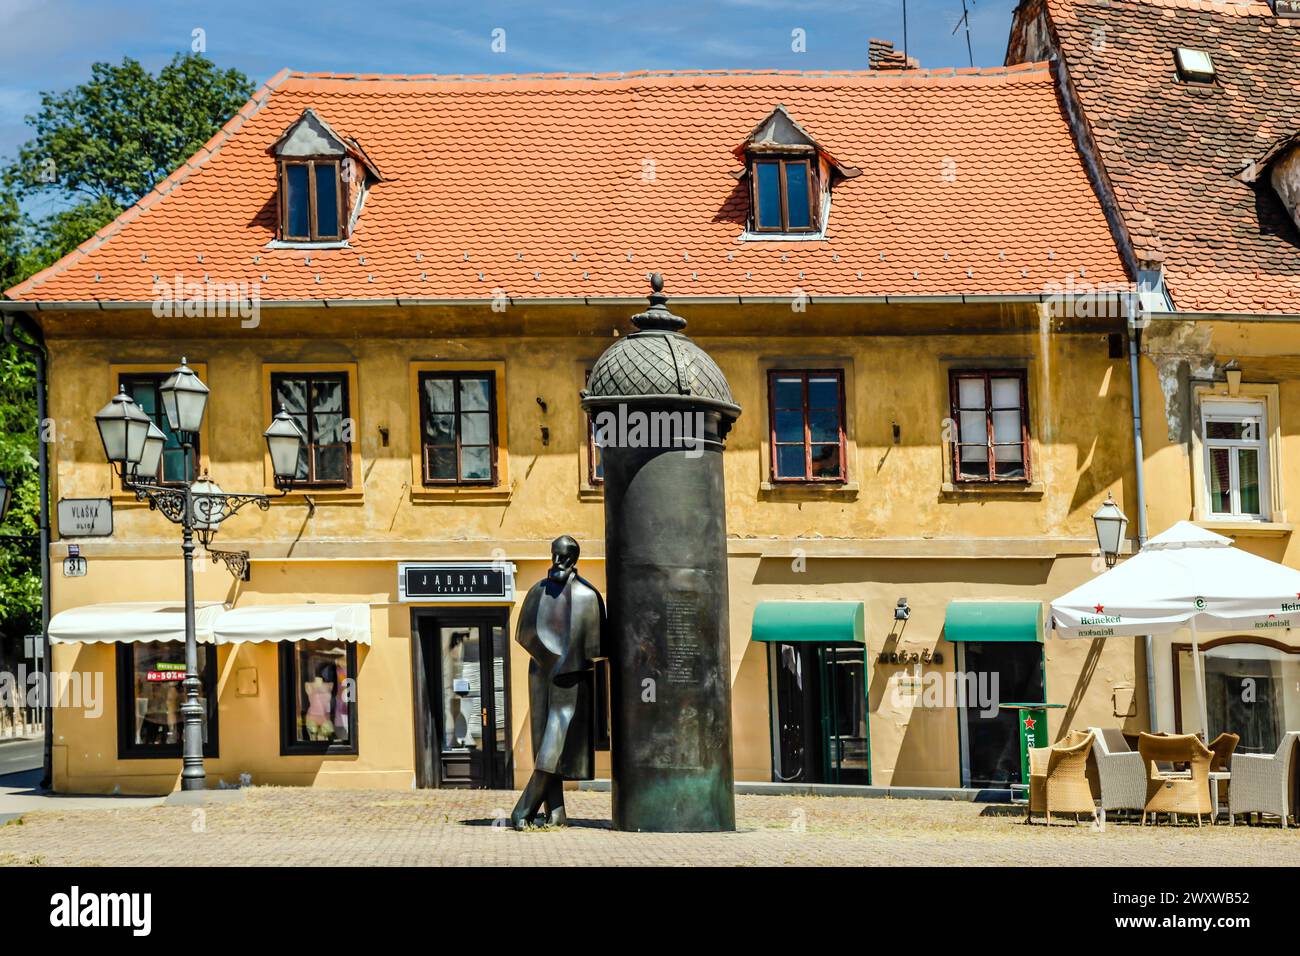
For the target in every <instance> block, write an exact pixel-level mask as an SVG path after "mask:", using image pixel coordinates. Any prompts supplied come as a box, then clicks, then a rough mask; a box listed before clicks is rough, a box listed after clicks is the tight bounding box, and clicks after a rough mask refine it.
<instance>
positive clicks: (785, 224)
mask: <svg viewBox="0 0 1300 956" xmlns="http://www.w3.org/2000/svg"><path fill="white" fill-rule="evenodd" d="M762 163H774V164H776V167H777V184H778V187H779V188H780V190H781V224H780V225H779V226H764V225H762V224H761V223H760V221H759V185H758V167H759V165H760V164H762ZM795 164H800V165H803V166H804V167H805V168H806V170H807V175H806V177H805V179H806V182H807V183H808V225H807V226H794V227H792V226H791V225H790V201H789V200H790V197H789V180H788V178H787V175H786V167H787V166H791V165H795ZM749 180H750V208H751V210H752V211H753V215H752V216H751V217H750V218H751V219H752V222H751V223H750V231H751V232H761V233H768V234H772V235H783V234H789V235H802V234H804V233H813V232H818V231H820V229H821V225H820V223H819V221H818V219H819V217H818V209H817V184H816V167H815V165H814V161H813V158H812V157H808V156H766V155H758V156H754V157H752V158H751V159H750V169H749Z"/></svg>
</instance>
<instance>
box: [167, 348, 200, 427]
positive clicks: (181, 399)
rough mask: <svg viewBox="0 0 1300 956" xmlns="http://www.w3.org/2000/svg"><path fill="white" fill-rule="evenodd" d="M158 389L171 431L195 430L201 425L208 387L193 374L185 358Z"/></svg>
mask: <svg viewBox="0 0 1300 956" xmlns="http://www.w3.org/2000/svg"><path fill="white" fill-rule="evenodd" d="M158 391H159V393H160V394H161V395H162V405H163V411H164V412H165V413H166V414H167V424H168V425H170V426H171V429H172V431H174V432H197V431H198V430H199V428H200V427H201V426H202V425H203V412H204V411H205V410H206V409H207V407H208V387H207V386H206V385H204V384H203V382H202V381H200V380H199V377H198V376H197V375H195V374H194V370H193V369H192V368H190V367H189V365H188V364H186V361H185V359H181V364H180V367H179V368H177V369H176V371H174V372H172V374H171V375H170V376H168V377H167V380H166V381H165V382H163V383H162V386H161V387H160V388H159V389H158Z"/></svg>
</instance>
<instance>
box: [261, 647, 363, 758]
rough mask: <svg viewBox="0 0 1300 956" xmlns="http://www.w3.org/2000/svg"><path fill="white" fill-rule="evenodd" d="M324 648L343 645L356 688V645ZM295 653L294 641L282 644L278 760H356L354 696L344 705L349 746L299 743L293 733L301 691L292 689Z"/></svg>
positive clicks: (356, 695) (349, 672) (308, 741)
mask: <svg viewBox="0 0 1300 956" xmlns="http://www.w3.org/2000/svg"><path fill="white" fill-rule="evenodd" d="M321 643H326V644H342V645H343V646H344V648H345V649H346V651H347V660H348V664H347V666H348V678H349V679H350V680H351V681H352V682H353V687H354V688H355V687H356V686H357V645H356V642H355V641H322V642H321ZM297 649H298V642H296V641H281V642H280V650H279V662H280V678H279V685H280V756H282V757H290V756H296V755H300V754H317V755H320V754H326V755H329V754H339V755H346V756H354V757H355V756H356V755H357V754H359V753H360V748H359V745H358V743H357V698H358V697H359V696H360V695H359V694H354V695H353V698H352V700H350V701H348V702H347V705H348V742H347V743H345V744H341V743H338V742H336V741H325V740H320V741H318V740H298V739H297V737H296V735H295V733H294V729H295V727H296V725H297V720H298V717H297V712H296V710H295V707H294V703H295V697H294V695H295V694H297V693H301V689H295V688H294V687H293V686H292V683H293V682H292V680H291V678H292V677H293V676H294V671H295V669H296V668H295V662H294V653H295V652H296V651H297Z"/></svg>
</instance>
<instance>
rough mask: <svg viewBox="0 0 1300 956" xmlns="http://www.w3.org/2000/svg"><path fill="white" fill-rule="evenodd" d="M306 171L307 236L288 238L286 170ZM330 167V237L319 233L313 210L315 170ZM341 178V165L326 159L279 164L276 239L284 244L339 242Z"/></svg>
mask: <svg viewBox="0 0 1300 956" xmlns="http://www.w3.org/2000/svg"><path fill="white" fill-rule="evenodd" d="M290 166H305V167H307V204H308V213H307V233H308V234H307V235H305V236H299V235H290V233H289V167H290ZM317 166H332V167H334V208H335V210H336V211H337V213H338V221H337V222H336V223H335V224H334V232H333V233H328V234H327V233H322V232H321V229H320V221H319V219H318V216H317V210H316V167H317ZM343 221H344V211H343V175H342V168H341V161H340V160H338V159H335V158H329V157H316V158H307V159H299V158H296V157H295V158H294V159H282V160H280V238H281V239H282V240H284V241H286V242H332V241H338V240H341V239H342V238H343Z"/></svg>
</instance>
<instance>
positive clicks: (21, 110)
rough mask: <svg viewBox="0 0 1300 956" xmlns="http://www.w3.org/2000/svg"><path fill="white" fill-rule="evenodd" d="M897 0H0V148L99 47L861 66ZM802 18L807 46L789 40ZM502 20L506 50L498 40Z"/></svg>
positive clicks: (912, 15) (949, 1)
mask: <svg viewBox="0 0 1300 956" xmlns="http://www.w3.org/2000/svg"><path fill="white" fill-rule="evenodd" d="M902 3H903V0H865V2H854V0H659V2H654V3H652V2H646V0H640V2H635V0H558V2H538V0H532V2H505V0H459V2H447V0H361V2H356V0H351V2H346V3H344V2H335V0H311V2H301V0H256V2H254V0H202V2H199V0H0V161H6V160H9V159H12V157H13V156H14V153H15V151H16V149H17V147H18V145H19V144H20V143H22V142H23V141H24V140H25V139H26V138H27V130H26V127H25V126H24V124H23V117H24V116H25V115H27V114H29V113H32V112H34V111H35V110H36V108H37V107H38V105H39V94H40V92H41V91H43V90H62V89H66V88H68V87H70V86H74V85H76V84H77V83H80V82H82V81H83V80H84V79H86V77H87V76H88V75H89V70H90V65H91V63H93V62H95V61H96V60H109V61H113V62H117V61H119V60H121V58H122V57H123V56H132V57H135V58H136V59H138V60H140V61H141V62H142V63H144V64H145V65H146V66H147V67H150V68H151V69H156V68H157V67H158V66H160V65H161V64H163V63H165V62H166V61H167V60H169V59H170V58H171V57H172V55H173V54H174V53H176V52H177V51H180V50H188V49H190V47H191V44H192V42H193V37H194V31H195V30H202V31H203V39H204V41H205V43H206V52H207V55H208V56H209V57H211V58H212V59H213V60H215V61H216V62H217V63H218V64H220V65H221V66H234V67H238V68H239V69H241V70H243V71H244V72H245V73H247V74H248V75H249V76H250V77H252V78H253V79H254V80H255V81H257V82H261V81H263V80H265V79H266V78H267V77H269V76H271V75H272V74H274V73H275V72H276V71H277V70H279V69H280V68H282V67H286V66H287V67H290V68H292V69H298V70H332V71H338V72H366V73H517V72H529V73H531V72H538V71H543V72H553V71H582V72H586V71H602V72H604V71H617V70H635V69H695V68H708V69H756V68H768V67H771V68H778V69H808V70H823V69H831V70H845V69H863V68H865V66H866V60H867V39H868V37H883V38H885V39H892V40H894V41H895V45H896V46H898V47H900V48H901V46H902V41H903V17H902ZM907 3H908V7H907V10H908V47H909V51H910V52H911V54H912V55H913V56H916V57H919V58H920V61H921V65H922V66H925V67H942V66H966V65H967V62H968V61H967V54H966V38H965V34H964V31H962V30H958V31H957V32H956V34H953V28H954V27H955V26H956V25H957V23H958V21H959V20H960V17H961V10H962V0H907ZM967 3H968V4H969V5H970V7H971V42H972V46H973V47H974V55H975V63H976V65H977V66H994V65H997V64H999V63H1001V62H1002V57H1003V53H1004V51H1005V49H1006V38H1007V30H1008V27H1009V25H1010V23H1011V11H1012V9H1013V8H1014V6H1015V3H1014V0H967ZM796 29H798V30H803V31H804V37H805V45H806V50H805V51H804V52H802V53H799V52H795V51H794V50H793V49H792V36H793V31H795V30H796ZM495 30H504V31H505V33H504V39H505V49H504V51H501V52H494V51H493V49H492V40H493V31H495Z"/></svg>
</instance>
